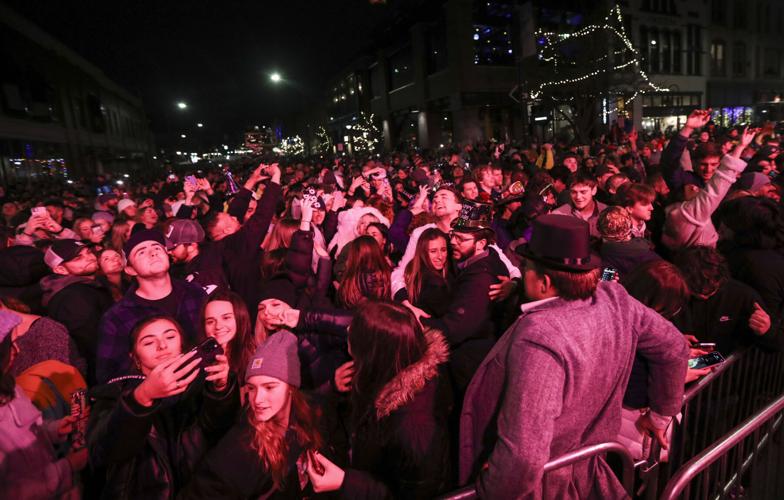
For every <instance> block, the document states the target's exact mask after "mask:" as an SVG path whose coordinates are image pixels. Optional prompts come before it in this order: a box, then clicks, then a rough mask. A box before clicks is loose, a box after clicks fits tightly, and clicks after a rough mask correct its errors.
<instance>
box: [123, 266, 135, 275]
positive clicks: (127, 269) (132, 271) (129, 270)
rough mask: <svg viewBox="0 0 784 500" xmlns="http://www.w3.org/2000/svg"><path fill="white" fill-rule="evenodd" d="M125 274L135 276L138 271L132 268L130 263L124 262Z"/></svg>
mask: <svg viewBox="0 0 784 500" xmlns="http://www.w3.org/2000/svg"><path fill="white" fill-rule="evenodd" d="M125 274H127V275H128V276H136V275H137V274H138V273H137V272H136V269H134V268H133V266H131V265H130V264H126V265H125Z"/></svg>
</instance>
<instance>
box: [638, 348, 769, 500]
mask: <svg viewBox="0 0 784 500" xmlns="http://www.w3.org/2000/svg"><path fill="white" fill-rule="evenodd" d="M782 394H784V354H782V353H771V352H765V351H762V350H761V349H759V348H756V347H751V348H748V349H745V350H743V351H739V352H736V353H735V354H733V355H732V356H729V357H728V358H727V361H725V362H724V363H722V365H721V366H719V367H718V368H717V369H716V370H714V372H712V373H711V374H709V375H708V376H706V377H704V378H703V379H701V380H699V381H698V382H695V383H694V384H693V385H692V386H690V387H689V388H688V390H687V391H686V393H685V395H684V403H683V409H682V410H681V419H680V421H677V420H676V421H673V426H674V427H673V433H672V441H671V443H670V449H669V456H668V461H667V462H665V463H659V464H658V470H655V471H653V476H652V477H651V478H649V480H648V481H646V483H647V489H648V491H647V493H646V494H645V498H655V497H656V493H657V489H658V488H659V487H660V486H662V485H664V484H665V483H667V482H668V481H669V479H670V478H671V477H673V476H674V475H675V474H676V472H677V471H678V470H679V469H680V468H681V467H682V466H683V465H684V464H685V463H686V462H688V461H689V460H691V459H692V458H693V457H695V456H697V455H699V454H700V453H701V452H702V451H703V450H705V449H706V448H708V447H709V446H711V445H712V444H713V443H715V442H716V441H718V440H719V439H721V438H722V436H724V435H726V434H727V433H728V432H730V431H731V430H732V429H733V428H735V427H736V426H738V425H739V424H740V423H741V422H743V421H744V420H745V419H747V418H749V417H750V416H752V415H754V414H755V413H756V412H758V411H759V410H760V409H762V408H764V407H765V406H766V405H767V404H769V403H770V402H771V401H773V400H774V399H776V398H777V397H779V396H780V395H782ZM658 453H659V450H658V449H657V448H654V449H653V450H652V457H653V458H658V456H659V455H658ZM648 462H649V463H655V462H657V460H653V459H649V461H648Z"/></svg>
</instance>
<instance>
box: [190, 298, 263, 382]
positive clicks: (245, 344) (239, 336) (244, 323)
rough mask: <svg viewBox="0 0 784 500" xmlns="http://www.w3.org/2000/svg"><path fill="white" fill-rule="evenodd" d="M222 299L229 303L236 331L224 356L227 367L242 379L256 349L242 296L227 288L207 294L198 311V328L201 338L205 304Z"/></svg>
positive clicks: (203, 335) (248, 315) (202, 336)
mask: <svg viewBox="0 0 784 500" xmlns="http://www.w3.org/2000/svg"><path fill="white" fill-rule="evenodd" d="M218 300H222V301H225V302H228V303H230V304H231V308H232V309H233V310H234V321H235V322H236V324H237V332H236V333H235V335H234V338H233V339H231V340H230V341H229V345H227V346H226V348H227V351H228V352H227V353H226V356H227V357H228V358H229V367H230V368H231V371H233V372H234V373H236V374H237V375H238V377H239V380H243V379H244V376H245V367H246V366H247V364H248V361H250V358H251V357H252V356H253V353H254V352H255V351H256V339H255V338H254V335H253V329H252V328H251V325H250V314H248V307H247V306H246V305H245V301H244V300H242V297H240V296H239V295H237V294H236V293H234V292H232V291H229V290H220V289H219V290H216V291H215V292H213V293H212V295H210V296H209V298H208V299H207V300H206V301H205V302H204V305H202V306H201V312H200V313H199V329H200V333H201V338H205V337H206V336H207V334H206V329H205V327H204V323H205V321H206V317H205V313H206V311H207V304H209V303H210V302H215V301H218Z"/></svg>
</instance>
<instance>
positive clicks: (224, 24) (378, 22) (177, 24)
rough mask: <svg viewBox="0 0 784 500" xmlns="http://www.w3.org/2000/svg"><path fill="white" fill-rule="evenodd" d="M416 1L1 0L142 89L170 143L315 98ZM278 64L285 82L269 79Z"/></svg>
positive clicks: (235, 129) (213, 138)
mask: <svg viewBox="0 0 784 500" xmlns="http://www.w3.org/2000/svg"><path fill="white" fill-rule="evenodd" d="M420 1H424V0H420ZM420 1H416V0H412V1H404V2H389V3H388V4H387V5H384V4H380V5H372V4H371V3H370V2H368V0H314V1H295V0H286V1H273V0H245V1H237V0H223V1H205V0H191V1H187V2H185V1H168V0H167V1H160V0H158V1H148V0H134V1H133V2H123V3H121V2H105V1H104V2H96V1H92V0H90V1H69V2H66V1H58V2H54V1H38V0H36V1H30V0H4V2H5V3H6V5H8V6H10V7H11V8H13V9H15V10H16V11H17V12H18V13H20V14H21V15H23V16H24V17H26V18H27V19H28V20H30V21H32V22H34V23H35V24H37V25H38V26H40V27H41V28H43V29H44V30H45V31H47V32H48V33H50V34H51V35H53V36H55V37H56V38H57V39H59V40H60V41H62V42H63V43H64V44H65V45H67V46H68V47H70V48H71V49H73V50H74V51H76V52H77V53H79V54H80V55H81V56H83V57H84V58H85V59H87V60H88V61H90V62H91V63H93V64H95V65H96V66H97V67H99V68H100V69H101V70H103V72H104V73H105V74H106V75H108V76H109V78H111V79H112V80H114V81H115V82H117V83H119V84H120V85H122V86H123V87H124V88H126V89H127V90H129V91H130V92H132V93H134V94H136V95H139V96H140V97H141V98H142V100H143V102H144V106H145V109H146V111H147V114H148V116H149V118H150V120H151V123H152V128H153V130H154V132H156V142H157V143H158V144H159V145H164V146H165V145H167V144H168V145H172V144H173V142H172V140H173V137H179V134H180V133H191V132H194V131H195V130H196V128H195V126H196V123H197V122H203V123H204V125H205V126H204V129H202V130H201V131H200V132H199V133H201V134H203V136H202V138H203V139H204V142H205V143H212V144H215V143H220V142H223V141H229V140H236V139H237V138H238V137H239V134H240V132H242V131H243V130H244V129H245V128H246V127H247V126H252V125H268V124H269V123H270V122H271V120H273V119H275V118H285V117H286V116H287V115H288V114H290V113H291V112H293V111H297V110H299V109H302V108H303V107H304V106H307V105H308V104H309V103H313V102H314V100H315V99H317V98H318V97H319V93H320V92H323V89H324V88H325V87H326V85H325V80H326V79H328V78H329V77H330V76H332V75H333V74H334V72H335V71H337V70H340V69H341V68H342V67H343V66H344V65H345V64H347V63H348V62H350V61H351V60H352V59H354V58H355V57H356V56H357V55H358V53H360V52H361V51H363V50H367V49H368V48H369V47H372V46H373V43H374V42H373V41H374V40H377V39H378V38H379V37H380V36H384V35H383V33H384V30H385V29H386V30H387V36H388V35H389V33H388V26H390V25H391V24H392V21H394V20H396V19H397V20H400V19H401V17H404V16H407V15H409V13H410V12H412V11H415V10H416V9H415V7H416V4H419V3H420ZM385 27H387V28H385ZM274 70H277V71H279V72H280V73H281V74H282V75H283V77H284V78H286V79H287V80H289V82H288V83H287V84H285V85H281V86H274V85H273V84H271V83H270V81H269V74H270V73H271V72H273V71H274ZM180 99H182V100H184V101H186V102H187V103H188V105H189V109H188V110H187V111H186V112H181V111H178V110H177V109H176V107H175V103H176V102H177V101H178V100H180ZM194 133H196V132H194Z"/></svg>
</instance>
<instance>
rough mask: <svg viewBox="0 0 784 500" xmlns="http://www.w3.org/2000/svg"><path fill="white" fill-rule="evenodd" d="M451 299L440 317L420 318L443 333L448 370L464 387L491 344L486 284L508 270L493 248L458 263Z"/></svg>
mask: <svg viewBox="0 0 784 500" xmlns="http://www.w3.org/2000/svg"><path fill="white" fill-rule="evenodd" d="M458 267H459V268H460V269H458V271H457V278H456V280H455V285H454V288H453V289H452V295H451V296H452V300H451V302H450V303H449V307H448V309H447V312H446V313H445V314H444V315H442V316H440V317H432V318H425V319H422V324H423V325H424V326H429V327H432V328H435V329H437V330H440V331H442V332H444V336H445V337H446V340H447V342H448V343H449V346H450V348H451V353H450V361H449V364H450V370H451V372H452V376H453V377H454V381H455V383H456V385H457V388H458V389H460V390H461V391H463V390H465V388H466V387H468V383H469V382H470V381H471V377H472V376H473V375H474V372H475V371H476V369H477V368H478V367H479V365H480V364H481V363H482V360H483V359H484V357H485V355H486V354H487V353H488V352H489V351H490V349H491V348H492V346H493V343H494V342H495V341H494V334H495V333H496V332H495V330H496V325H495V323H494V321H493V319H494V318H495V317H497V314H496V312H497V311H496V310H495V307H496V304H495V303H493V302H492V301H491V300H490V298H489V297H488V292H489V290H490V285H493V284H495V283H497V282H498V276H508V275H509V271H508V270H507V268H506V266H505V265H504V263H503V262H501V259H500V258H499V257H498V254H497V253H496V252H495V250H493V249H488V250H485V251H484V252H483V253H482V254H479V255H476V256H474V257H471V258H470V259H468V260H467V261H465V262H463V263H461V264H460V265H458Z"/></svg>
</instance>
